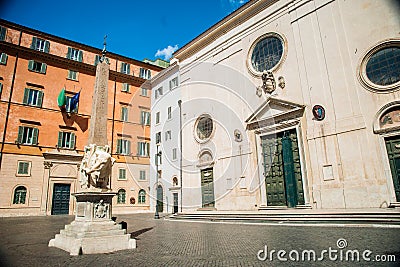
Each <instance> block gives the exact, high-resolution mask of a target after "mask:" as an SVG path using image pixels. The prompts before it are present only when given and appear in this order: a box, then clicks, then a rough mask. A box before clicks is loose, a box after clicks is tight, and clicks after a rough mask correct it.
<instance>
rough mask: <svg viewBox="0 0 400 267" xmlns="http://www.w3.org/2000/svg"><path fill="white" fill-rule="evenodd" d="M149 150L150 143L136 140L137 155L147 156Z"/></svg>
mask: <svg viewBox="0 0 400 267" xmlns="http://www.w3.org/2000/svg"><path fill="white" fill-rule="evenodd" d="M149 152H150V143H147V142H138V150H137V155H138V156H141V157H148V156H149V154H150V153H149Z"/></svg>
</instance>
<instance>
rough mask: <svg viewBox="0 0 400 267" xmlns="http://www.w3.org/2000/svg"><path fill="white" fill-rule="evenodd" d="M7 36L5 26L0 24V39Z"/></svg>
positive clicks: (4, 38)
mask: <svg viewBox="0 0 400 267" xmlns="http://www.w3.org/2000/svg"><path fill="white" fill-rule="evenodd" d="M6 36H7V28H4V27H3V26H0V41H5V40H6Z"/></svg>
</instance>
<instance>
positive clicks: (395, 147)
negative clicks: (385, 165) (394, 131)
mask: <svg viewBox="0 0 400 267" xmlns="http://www.w3.org/2000/svg"><path fill="white" fill-rule="evenodd" d="M385 143H386V150H387V153H388V157H389V163H390V170H391V171H392V179H393V186H394V192H395V194H396V201H400V136H394V137H387V138H385Z"/></svg>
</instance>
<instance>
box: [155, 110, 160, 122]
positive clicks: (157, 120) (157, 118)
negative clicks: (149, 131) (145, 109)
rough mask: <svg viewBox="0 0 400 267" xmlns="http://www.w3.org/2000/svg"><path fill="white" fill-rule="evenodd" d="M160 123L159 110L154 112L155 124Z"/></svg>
mask: <svg viewBox="0 0 400 267" xmlns="http://www.w3.org/2000/svg"><path fill="white" fill-rule="evenodd" d="M159 123H160V112H157V113H156V124H159Z"/></svg>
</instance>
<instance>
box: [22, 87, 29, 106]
mask: <svg viewBox="0 0 400 267" xmlns="http://www.w3.org/2000/svg"><path fill="white" fill-rule="evenodd" d="M29 91H30V89H29V88H25V92H24V99H23V100H22V103H23V104H25V105H27V104H28V97H29Z"/></svg>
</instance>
